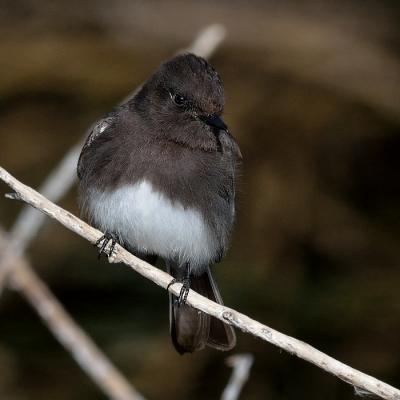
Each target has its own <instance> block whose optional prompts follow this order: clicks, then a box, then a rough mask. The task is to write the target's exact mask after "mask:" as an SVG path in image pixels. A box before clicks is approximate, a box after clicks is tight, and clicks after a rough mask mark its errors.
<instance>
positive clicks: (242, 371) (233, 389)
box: [221, 353, 254, 400]
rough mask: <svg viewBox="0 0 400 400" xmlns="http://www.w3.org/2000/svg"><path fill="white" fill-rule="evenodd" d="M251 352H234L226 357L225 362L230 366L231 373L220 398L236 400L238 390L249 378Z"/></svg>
mask: <svg viewBox="0 0 400 400" xmlns="http://www.w3.org/2000/svg"><path fill="white" fill-rule="evenodd" d="M253 361H254V357H253V355H252V354H249V353H247V354H235V355H234V356H230V357H228V358H227V359H226V364H227V365H228V366H229V367H232V375H231V378H230V379H229V382H228V384H227V385H226V387H225V390H224V391H223V392H222V396H221V400H237V399H238V398H239V395H240V392H241V390H242V388H243V386H244V384H245V383H246V381H247V379H249V373H250V368H251V366H252V365H253Z"/></svg>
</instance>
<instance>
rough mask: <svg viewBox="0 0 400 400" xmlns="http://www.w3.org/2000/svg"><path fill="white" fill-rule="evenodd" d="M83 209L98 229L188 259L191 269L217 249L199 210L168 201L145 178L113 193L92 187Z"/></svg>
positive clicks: (147, 248) (167, 255)
mask: <svg viewBox="0 0 400 400" xmlns="http://www.w3.org/2000/svg"><path fill="white" fill-rule="evenodd" d="M87 210H88V212H89V214H90V215H92V216H93V217H94V221H95V223H96V225H97V226H98V227H99V228H100V229H101V230H102V231H106V230H107V231H108V232H110V233H116V234H118V235H119V237H120V238H121V239H122V240H123V242H124V243H128V244H130V245H131V246H133V247H135V248H136V249H137V250H138V251H140V252H144V253H149V254H156V255H158V256H160V257H162V258H164V259H169V260H173V261H176V262H178V263H184V262H186V261H189V262H190V264H191V269H192V271H193V272H196V269H201V268H204V267H205V266H206V265H208V264H209V263H210V261H211V260H212V259H213V258H214V257H215V255H216V253H217V251H218V249H217V247H216V243H215V240H214V238H213V235H212V233H211V232H210V229H209V228H208V226H207V225H206V224H205V223H204V222H203V217H202V215H201V214H200V212H199V211H197V210H196V209H192V208H184V207H183V205H182V204H181V203H179V202H173V203H172V202H171V201H170V200H169V199H168V198H166V197H165V196H164V195H163V194H162V193H160V192H157V191H156V190H154V189H153V187H152V185H151V184H150V183H149V182H147V181H141V182H139V183H137V184H135V185H132V186H125V187H123V188H120V189H117V190H116V191H114V192H105V193H104V192H96V191H95V190H93V192H92V193H91V195H90V199H89V201H88V203H87ZM121 244H123V243H121ZM198 272H200V271H198Z"/></svg>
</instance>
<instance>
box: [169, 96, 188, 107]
mask: <svg viewBox="0 0 400 400" xmlns="http://www.w3.org/2000/svg"><path fill="white" fill-rule="evenodd" d="M172 100H173V102H174V103H175V104H176V105H177V106H183V103H184V102H185V98H184V97H183V96H181V95H180V94H173V95H172Z"/></svg>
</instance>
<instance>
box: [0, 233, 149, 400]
mask: <svg viewBox="0 0 400 400" xmlns="http://www.w3.org/2000/svg"><path fill="white" fill-rule="evenodd" d="M0 253H1V255H2V262H4V263H7V264H10V265H13V267H14V268H13V270H12V274H11V275H10V278H11V284H12V285H13V287H14V288H15V289H16V290H18V291H20V292H22V294H23V295H24V296H25V298H26V299H27V300H28V302H29V303H30V304H31V305H32V306H33V307H34V309H35V310H36V311H37V313H38V314H39V315H40V317H41V318H42V320H43V322H44V323H45V324H46V326H47V327H48V328H49V329H50V330H51V332H52V333H53V335H54V336H55V337H56V338H57V339H58V341H59V342H61V343H62V344H63V346H64V347H65V348H66V349H67V350H68V351H69V352H70V353H71V354H72V356H73V358H74V359H75V361H76V362H77V363H78V364H79V365H80V366H81V368H82V369H83V370H84V371H85V372H86V373H87V374H88V375H89V376H90V377H91V378H92V379H93V380H94V381H95V382H96V384H97V385H98V386H99V387H100V389H102V390H103V392H104V393H105V394H107V395H108V397H109V398H110V399H114V400H145V399H144V397H143V396H142V395H140V394H139V393H138V392H137V391H136V390H135V389H134V388H133V387H132V386H131V385H130V383H129V382H128V381H127V380H126V378H125V377H124V376H123V375H122V374H121V373H120V372H119V371H118V370H117V369H116V368H115V367H114V365H113V364H112V363H111V362H110V361H109V360H108V359H107V357H106V356H105V355H104V354H103V353H102V352H101V350H99V349H98V348H97V346H96V345H95V344H94V343H93V341H92V340H91V339H90V338H89V337H88V336H87V335H86V333H85V332H84V331H83V330H82V329H81V328H80V327H79V326H78V324H77V323H76V322H75V321H74V320H73V319H72V318H71V317H70V316H69V315H68V313H67V312H66V311H65V310H64V308H63V306H62V305H61V304H60V302H59V301H58V300H57V299H56V297H55V296H54V295H53V294H52V293H51V292H50V291H49V290H48V288H47V287H46V285H44V284H43V283H42V282H41V281H40V279H38V278H37V276H36V274H35V273H33V271H32V269H31V267H30V265H29V263H28V261H27V260H26V259H25V258H24V257H23V256H21V255H19V254H17V253H16V252H15V251H13V247H12V245H11V243H10V241H9V240H7V237H6V233H5V232H4V231H0Z"/></svg>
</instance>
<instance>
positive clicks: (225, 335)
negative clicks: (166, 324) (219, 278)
mask: <svg viewBox="0 0 400 400" xmlns="http://www.w3.org/2000/svg"><path fill="white" fill-rule="evenodd" d="M167 268H168V272H169V273H170V274H171V275H172V276H173V277H174V278H182V276H181V275H182V274H183V270H181V269H175V268H171V265H170V263H167ZM190 288H191V289H193V290H194V291H195V292H197V293H199V294H201V295H202V296H204V297H207V298H208V299H210V300H212V301H215V302H217V303H219V304H223V302H222V298H221V295H220V293H219V290H218V287H217V284H216V282H215V279H214V276H213V274H212V271H211V267H210V268H208V269H207V271H206V272H205V273H204V274H203V275H200V276H190ZM175 300H176V296H174V295H172V294H171V293H170V294H169V301H170V325H171V339H172V343H173V344H174V346H175V348H176V350H177V351H178V353H180V354H184V353H193V352H194V351H197V350H201V349H203V348H204V347H205V346H206V345H208V346H211V347H214V348H216V349H218V350H230V349H232V348H233V347H234V346H235V344H236V336H235V332H234V330H233V328H232V327H231V326H230V325H228V324H225V323H223V322H222V321H220V320H219V319H217V318H214V317H211V316H210V315H208V314H206V313H203V312H201V311H199V310H197V309H195V308H193V307H191V306H189V305H187V304H184V305H181V306H179V307H178V305H175V306H173V303H174V301H175Z"/></svg>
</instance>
